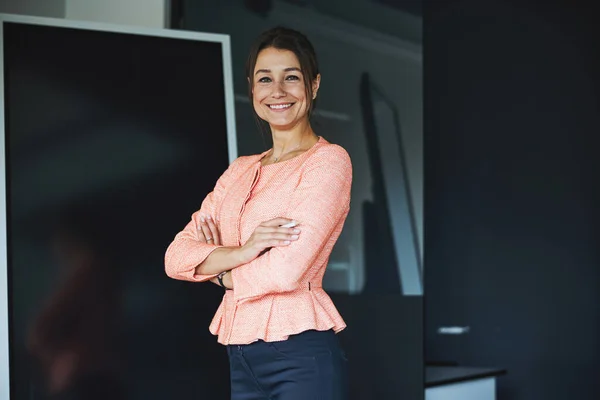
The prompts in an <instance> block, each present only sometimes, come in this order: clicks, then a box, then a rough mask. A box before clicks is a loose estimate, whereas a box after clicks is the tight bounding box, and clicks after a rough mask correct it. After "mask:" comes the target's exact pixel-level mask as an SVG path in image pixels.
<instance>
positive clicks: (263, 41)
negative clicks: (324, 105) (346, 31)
mask: <svg viewBox="0 0 600 400" xmlns="http://www.w3.org/2000/svg"><path fill="white" fill-rule="evenodd" d="M271 47H272V48H275V49H278V50H289V51H291V52H292V53H294V54H295V55H296V57H297V58H298V61H299V62H300V69H301V70H302V75H303V76H304V88H305V90H306V100H307V102H308V117H309V118H310V116H311V113H312V110H313V109H314V108H315V105H316V101H315V100H314V99H313V88H312V87H313V82H314V81H315V79H317V75H318V74H319V65H318V63H317V55H316V53H315V49H314V48H313V46H312V44H311V43H310V41H309V40H308V38H307V37H306V36H304V35H303V34H302V33H300V32H298V31H295V30H293V29H289V28H285V27H282V26H277V27H275V28H271V29H269V30H267V31H265V32H263V33H262V34H261V35H260V36H259V37H258V38H256V40H255V41H254V44H253V45H252V47H251V48H250V54H249V55H248V60H247V61H246V77H247V78H248V96H249V97H250V104H253V100H252V86H253V84H254V67H255V66H256V60H257V59H258V54H259V53H260V52H261V51H262V50H264V49H268V48H271ZM254 115H255V117H256V118H258V115H257V114H256V111H254ZM258 120H259V121H260V118H258Z"/></svg>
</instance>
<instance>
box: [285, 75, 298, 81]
mask: <svg viewBox="0 0 600 400" xmlns="http://www.w3.org/2000/svg"><path fill="white" fill-rule="evenodd" d="M285 79H286V80H287V81H298V80H300V78H298V77H297V76H296V75H290V76H288V77H287V78H285Z"/></svg>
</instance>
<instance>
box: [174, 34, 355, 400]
mask: <svg viewBox="0 0 600 400" xmlns="http://www.w3.org/2000/svg"><path fill="white" fill-rule="evenodd" d="M246 74H247V78H248V84H249V95H250V98H251V100H252V104H253V106H254V111H255V113H256V115H257V117H259V118H260V119H262V120H263V121H266V122H267V123H268V124H269V127H270V130H271V134H272V137H273V147H272V148H271V149H269V150H267V151H265V152H264V153H262V154H258V155H253V156H246V157H240V158H238V159H237V160H235V161H234V162H233V163H232V164H231V165H230V166H229V168H228V169H227V170H226V171H225V173H224V174H223V175H222V176H221V177H220V178H219V180H218V181H217V183H216V186H215V188H214V190H213V191H212V192H211V193H210V194H209V195H208V196H207V197H206V199H205V200H204V201H203V203H202V206H201V208H200V210H198V211H197V212H196V213H194V214H193V215H192V219H191V221H190V222H189V223H188V225H187V226H186V227H185V229H184V230H183V231H181V232H180V233H178V234H177V236H176V237H175V239H174V240H173V242H172V243H171V245H170V246H169V248H168V249H167V252H166V256H165V267H166V272H167V275H168V276H170V277H171V278H174V279H181V280H188V281H193V282H204V281H209V280H210V281H212V282H213V283H216V284H218V285H221V286H223V287H224V288H225V289H226V290H225V295H224V297H223V301H222V303H221V305H220V307H219V309H218V310H217V313H216V315H215V317H214V319H213V321H212V323H211V325H210V331H211V332H212V333H213V334H214V335H218V341H219V343H222V344H224V345H226V346H227V350H228V355H229V362H230V370H231V391H232V399H281V400H291V399H302V400H308V399H313V398H319V399H327V400H328V399H344V398H345V397H346V392H345V391H346V366H345V363H346V360H345V357H344V354H343V352H342V350H341V348H340V346H339V343H338V341H337V337H336V336H335V334H336V333H337V332H340V331H341V330H342V329H344V328H345V327H346V325H345V323H344V321H343V319H342V317H341V316H340V314H339V313H338V311H337V310H336V308H335V306H334V304H333V302H332V301H331V299H330V298H329V296H328V295H327V294H326V293H325V292H324V291H323V289H322V287H321V282H322V279H323V275H324V273H325V268H326V266H327V261H328V258H329V255H330V253H331V250H332V248H333V246H334V244H335V243H336V241H337V239H338V237H339V235H340V233H341V231H342V227H343V225H344V221H345V219H346V216H347V215H348V211H349V206H350V187H351V182H352V165H351V162H350V158H349V157H348V154H347V153H346V151H345V150H344V149H343V148H341V147H340V146H337V145H334V144H330V143H329V142H328V141H327V140H325V139H324V138H322V137H319V136H317V135H316V134H315V133H314V131H313V129H312V127H311V124H310V120H309V118H310V114H311V111H312V110H313V107H314V101H315V99H316V97H317V93H318V90H319V85H320V82H321V75H320V74H319V70H318V65H317V59H316V55H315V52H314V49H313V47H312V45H311V44H310V42H309V41H308V39H307V38H306V37H305V36H304V35H302V34H301V33H299V32H296V31H294V30H290V29H286V28H274V29H271V30H269V31H266V32H264V33H263V34H262V35H261V36H260V37H259V38H258V39H257V41H256V42H255V44H254V46H253V47H252V49H251V52H250V55H249V58H248V62H247V65H246Z"/></svg>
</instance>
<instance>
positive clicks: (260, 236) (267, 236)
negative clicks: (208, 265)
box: [239, 218, 301, 264]
mask: <svg viewBox="0 0 600 400" xmlns="http://www.w3.org/2000/svg"><path fill="white" fill-rule="evenodd" d="M290 223H295V224H296V225H297V223H296V222H295V221H294V220H291V219H287V218H275V219H271V220H269V221H265V222H263V223H262V224H260V225H259V226H257V227H256V229H255V230H254V232H253V233H252V236H250V238H249V239H248V241H247V242H246V243H245V244H244V245H243V246H242V247H240V249H239V256H240V262H241V263H242V264H246V263H249V262H250V261H252V260H254V259H255V258H257V257H258V256H259V255H260V254H261V253H262V252H263V251H265V250H268V249H270V248H271V247H281V246H289V245H290V244H291V243H292V242H294V241H296V240H298V238H299V236H300V232H301V231H300V229H299V228H297V227H292V228H284V227H282V225H286V224H290Z"/></svg>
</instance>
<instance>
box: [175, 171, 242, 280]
mask: <svg viewBox="0 0 600 400" xmlns="http://www.w3.org/2000/svg"><path fill="white" fill-rule="evenodd" d="M235 164H236V161H234V162H233V163H231V165H230V166H229V168H227V170H226V171H225V172H224V173H223V175H221V177H220V178H219V179H218V180H217V183H216V184H215V187H214V189H213V191H212V192H210V193H209V194H208V195H207V196H206V198H205V199H204V201H203V202H202V205H201V207H200V209H199V210H198V211H196V212H195V213H194V214H192V217H191V220H190V222H188V224H187V225H186V226H185V228H184V229H183V230H182V231H181V232H179V233H178V234H177V235H176V236H175V238H174V239H173V242H171V244H170V245H169V247H168V248H167V251H166V254H165V272H166V273H167V275H168V276H169V277H171V278H173V279H178V280H184V281H191V282H204V281H207V280H209V279H211V278H214V277H215V276H217V275H198V274H196V273H195V270H196V267H197V266H198V265H199V264H201V263H202V262H203V261H204V260H205V259H206V258H207V257H208V256H209V255H210V253H212V252H213V251H215V250H216V249H218V248H219V247H223V246H217V245H213V244H208V243H203V242H199V241H198V228H199V226H200V219H201V217H203V216H205V217H206V216H211V217H212V218H213V219H214V218H215V217H216V210H217V207H218V205H219V204H220V203H221V201H222V200H223V197H224V195H225V192H226V190H227V188H228V187H230V185H231V183H232V181H233V180H234V179H235V173H234V171H235Z"/></svg>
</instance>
